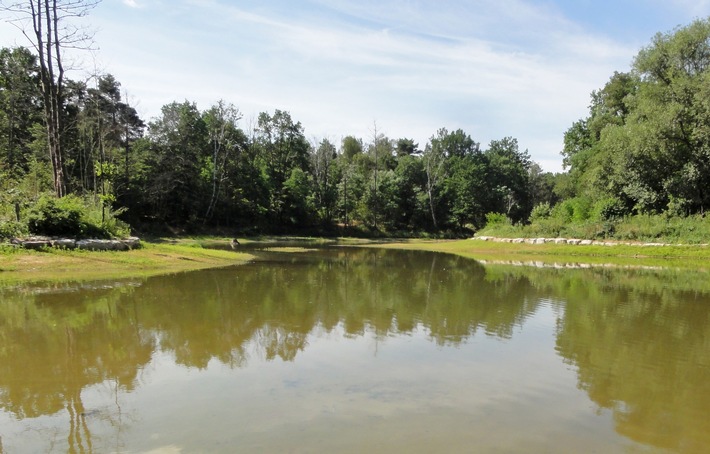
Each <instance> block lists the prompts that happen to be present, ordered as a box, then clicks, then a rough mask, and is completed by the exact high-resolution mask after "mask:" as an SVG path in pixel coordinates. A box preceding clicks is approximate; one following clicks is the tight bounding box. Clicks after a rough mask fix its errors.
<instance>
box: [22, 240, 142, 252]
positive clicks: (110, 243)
mask: <svg viewBox="0 0 710 454" xmlns="http://www.w3.org/2000/svg"><path fill="white" fill-rule="evenodd" d="M10 243H11V244H13V245H15V246H17V247H21V248H25V249H35V250H36V249H42V248H49V247H54V248H61V249H83V250H87V251H128V250H131V249H137V248H140V247H141V240H140V238H137V237H129V238H125V239H121V240H98V239H85V240H74V239H71V238H50V237H40V236H35V237H29V238H13V239H12V240H11V241H10Z"/></svg>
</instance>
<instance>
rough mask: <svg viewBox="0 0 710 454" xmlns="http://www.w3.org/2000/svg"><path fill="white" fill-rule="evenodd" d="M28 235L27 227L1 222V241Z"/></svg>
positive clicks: (17, 223) (16, 223) (10, 222)
mask: <svg viewBox="0 0 710 454" xmlns="http://www.w3.org/2000/svg"><path fill="white" fill-rule="evenodd" d="M25 233H27V226H26V225H24V224H22V223H20V222H16V221H0V240H2V239H9V238H15V237H18V236H22V235H24V234H25Z"/></svg>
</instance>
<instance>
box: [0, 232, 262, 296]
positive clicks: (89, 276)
mask: <svg viewBox="0 0 710 454" xmlns="http://www.w3.org/2000/svg"><path fill="white" fill-rule="evenodd" d="M251 258H252V256H250V255H249V254H246V253H239V252H234V251H228V250H214V249H205V248H202V247H201V246H200V244H199V243H198V242H195V241H189V240H188V241H181V242H178V243H175V244H172V243H152V242H144V247H143V248H141V249H135V250H132V251H127V252H113V251H101V252H98V251H79V250H72V251H68V250H55V249H48V250H44V251H29V250H24V249H22V250H18V249H14V248H10V247H7V246H5V247H3V246H0V285H11V284H15V283H22V282H37V281H64V280H76V281H83V280H95V279H118V278H128V277H147V276H153V275H158V274H169V273H176V272H181V271H190V270H197V269H203V268H213V267H219V266H228V265H232V264H237V263H242V262H244V261H247V260H249V259H251Z"/></svg>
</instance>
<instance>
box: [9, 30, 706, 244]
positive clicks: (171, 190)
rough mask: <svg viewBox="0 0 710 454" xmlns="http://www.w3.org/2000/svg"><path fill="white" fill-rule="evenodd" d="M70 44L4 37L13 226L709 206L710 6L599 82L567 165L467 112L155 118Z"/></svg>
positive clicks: (223, 113) (39, 228) (620, 214)
mask: <svg viewBox="0 0 710 454" xmlns="http://www.w3.org/2000/svg"><path fill="white" fill-rule="evenodd" d="M48 36H49V35H48ZM40 38H41V37H40ZM62 44H63V43H61V42H53V43H41V45H39V46H36V47H35V48H36V49H43V48H44V49H50V48H54V49H56V55H54V56H51V55H50V56H49V57H48V56H47V55H45V53H44V52H39V53H37V52H33V51H31V50H29V49H28V48H22V47H18V48H2V49H0V237H11V236H16V235H23V234H28V233H44V234H73V235H78V234H84V235H88V234H92V235H99V236H111V235H125V234H126V233H127V232H128V229H129V227H128V225H131V226H133V228H138V229H140V230H141V231H149V230H153V231H160V230H161V229H166V228H178V229H181V230H182V231H225V232H234V233H236V232H241V233H244V234H248V233H259V232H271V233H284V232H318V233H329V232H332V233H363V234H390V235H401V234H409V235H412V234H414V235H417V234H425V233H426V234H437V235H442V234H445V235H460V234H470V233H471V232H473V231H476V230H478V229H480V228H482V227H484V226H485V225H486V223H487V222H488V223H489V224H492V223H496V222H497V223H500V222H503V223H507V224H510V225H513V224H517V225H521V226H522V225H526V224H529V223H531V222H532V223H533V224H535V223H536V222H537V223H541V222H542V223H544V222H548V223H549V220H551V219H554V220H556V221H557V222H558V223H566V222H586V221H589V220H595V221H611V220H614V219H621V218H624V217H627V216H633V215H663V216H676V217H684V216H691V215H703V214H704V212H705V210H706V208H707V207H708V206H709V202H710V189H709V188H710V185H709V183H710V19H706V20H697V21H695V22H693V23H692V24H690V25H688V26H686V27H683V28H678V29H676V30H674V31H673V32H671V33H668V34H658V35H656V36H655V37H654V38H653V40H652V42H651V44H650V45H648V46H647V47H645V48H643V49H642V50H641V51H640V52H639V53H638V55H637V56H636V58H635V59H634V61H633V64H632V67H631V70H630V71H629V72H623V73H614V75H612V76H611V78H610V79H609V81H608V82H607V84H606V85H605V86H604V87H603V88H601V89H600V90H598V91H595V92H593V93H592V96H591V105H590V108H589V116H588V117H587V118H583V119H580V120H579V121H576V122H575V123H573V124H572V126H571V127H570V128H569V129H568V130H567V131H566V132H564V150H562V155H563V157H564V164H565V168H566V172H564V173H560V174H554V175H553V174H551V173H546V172H543V171H542V169H541V167H540V166H539V165H538V164H536V163H535V162H533V161H532V160H531V158H530V155H529V153H528V151H527V150H524V149H521V148H520V146H519V144H518V141H517V140H516V139H515V138H513V137H504V138H501V139H500V140H494V141H492V142H490V143H489V144H488V145H487V146H485V148H482V147H481V145H480V144H479V143H478V142H476V141H475V139H474V138H472V137H471V135H469V134H468V133H466V132H465V131H463V130H461V129H457V130H453V131H449V130H448V129H447V128H441V129H439V130H437V131H435V132H433V134H432V135H431V138H430V139H429V141H428V142H427V143H426V144H418V143H415V142H414V141H413V140H412V139H409V138H406V137H402V138H391V137H387V136H385V135H384V134H382V133H381V127H380V125H378V124H377V123H373V125H372V127H371V135H370V137H354V136H346V137H343V138H342V139H341V140H339V141H336V142H334V141H333V140H331V139H329V138H319V139H315V138H314V139H310V140H309V139H308V138H307V136H306V133H305V129H304V126H303V125H301V123H300V122H298V121H297V120H296V119H293V118H292V117H291V115H290V113H289V112H287V111H283V110H278V109H277V110H274V111H273V112H262V113H260V114H259V115H258V116H257V117H256V118H254V119H252V120H245V118H243V114H242V113H241V112H240V111H239V108H238V106H235V105H234V104H232V103H230V102H228V101H219V102H217V103H216V104H215V105H213V106H210V107H208V108H207V109H206V110H201V109H199V108H198V106H197V105H196V104H195V103H194V102H191V101H189V100H183V101H175V102H171V103H170V104H167V105H165V106H163V108H162V110H161V113H160V115H159V116H158V117H156V118H153V119H150V120H146V119H142V118H140V116H139V115H138V113H137V112H136V110H135V109H134V108H133V107H131V105H129V103H127V102H126V101H125V100H124V99H123V97H122V94H121V84H120V82H119V81H118V80H116V79H115V78H114V77H113V76H112V75H110V74H93V75H91V76H90V77H87V78H85V79H82V80H71V79H68V78H66V77H65V76H64V71H63V68H62V67H61V65H59V66H57V63H58V62H60V60H59V58H58V57H59V55H60V54H59V49H61V45H62ZM43 46H44V47H43ZM51 46H56V47H51ZM53 69H54V71H53ZM561 134H562V132H561ZM556 233H559V231H557V232H556ZM607 233H609V232H607Z"/></svg>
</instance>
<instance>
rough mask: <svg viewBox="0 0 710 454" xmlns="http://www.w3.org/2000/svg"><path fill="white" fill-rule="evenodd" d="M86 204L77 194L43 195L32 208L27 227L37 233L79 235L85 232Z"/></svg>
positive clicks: (31, 231)
mask: <svg viewBox="0 0 710 454" xmlns="http://www.w3.org/2000/svg"><path fill="white" fill-rule="evenodd" d="M83 215H84V206H83V204H82V202H81V199H79V198H78V197H76V196H73V195H68V196H66V197H62V198H61V199H58V198H56V197H53V196H46V195H45V196H42V197H40V199H39V200H38V201H37V203H36V204H35V206H33V207H32V208H31V209H30V213H29V216H28V220H27V227H28V228H29V231H30V233H34V234H37V235H67V236H79V235H82V234H83V233H84V224H83V223H82V216H83Z"/></svg>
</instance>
